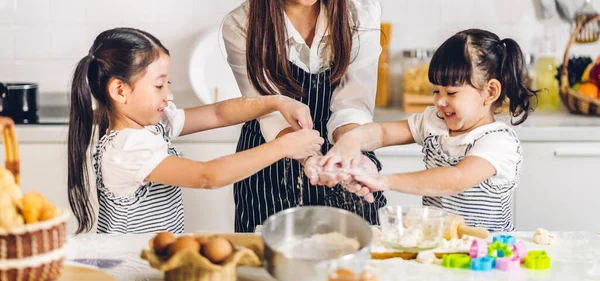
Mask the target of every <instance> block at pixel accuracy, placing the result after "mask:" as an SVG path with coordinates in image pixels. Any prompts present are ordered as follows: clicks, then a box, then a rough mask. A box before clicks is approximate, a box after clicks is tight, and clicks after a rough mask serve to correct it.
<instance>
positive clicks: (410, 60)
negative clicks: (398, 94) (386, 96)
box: [402, 49, 435, 95]
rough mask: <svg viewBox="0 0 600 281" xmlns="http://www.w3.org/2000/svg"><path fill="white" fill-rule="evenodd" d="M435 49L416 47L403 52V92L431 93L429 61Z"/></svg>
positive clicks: (415, 93)
mask: <svg viewBox="0 0 600 281" xmlns="http://www.w3.org/2000/svg"><path fill="white" fill-rule="evenodd" d="M434 52H435V50H432V49H414V50H405V51H403V52H402V89H403V90H402V92H403V94H413V95H431V92H432V86H431V83H430V82H429V77H428V72H429V63H430V62H431V57H432V56H433V53H434Z"/></svg>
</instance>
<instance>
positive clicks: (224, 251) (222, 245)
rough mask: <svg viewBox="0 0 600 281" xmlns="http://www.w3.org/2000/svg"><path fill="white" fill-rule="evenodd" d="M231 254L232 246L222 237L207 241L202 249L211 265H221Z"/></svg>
mask: <svg viewBox="0 0 600 281" xmlns="http://www.w3.org/2000/svg"><path fill="white" fill-rule="evenodd" d="M232 252H233V246H232V245H231V242H229V240H227V239H225V238H223V237H214V238H211V239H210V240H208V242H207V243H206V244H204V246H203V247H202V255H204V256H205V257H206V258H207V259H208V260H210V261H211V262H212V263H221V262H223V261H224V260H226V259H227V258H228V257H229V256H230V255H231V253H232Z"/></svg>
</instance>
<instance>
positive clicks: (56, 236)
mask: <svg viewBox="0 0 600 281" xmlns="http://www.w3.org/2000/svg"><path fill="white" fill-rule="evenodd" d="M2 134H3V141H4V147H5V151H6V155H5V159H6V165H5V167H0V280H3V281H4V280H8V281H13V280H41V281H51V280H55V279H57V278H58V276H59V275H60V272H61V268H62V264H63V258H64V255H65V247H64V246H65V244H66V223H67V219H68V213H67V212H66V211H64V210H61V209H60V208H57V207H56V206H54V205H52V204H51V203H50V202H49V201H48V200H47V199H46V198H45V197H44V196H43V195H41V194H40V193H38V192H33V191H32V192H26V193H24V194H23V193H22V191H21V189H20V187H19V152H18V144H17V139H16V137H15V131H14V127H13V126H6V127H3V129H2Z"/></svg>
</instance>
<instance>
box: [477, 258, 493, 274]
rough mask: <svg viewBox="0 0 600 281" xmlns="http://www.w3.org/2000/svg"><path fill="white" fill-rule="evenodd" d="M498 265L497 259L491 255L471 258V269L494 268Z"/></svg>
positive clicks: (483, 269) (486, 269) (485, 269)
mask: <svg viewBox="0 0 600 281" xmlns="http://www.w3.org/2000/svg"><path fill="white" fill-rule="evenodd" d="M495 265H496V259H494V258H490V257H481V258H476V259H472V260H471V269H472V270H477V271H488V270H492V269H493V268H494V267H495Z"/></svg>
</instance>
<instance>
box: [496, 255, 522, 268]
mask: <svg viewBox="0 0 600 281" xmlns="http://www.w3.org/2000/svg"><path fill="white" fill-rule="evenodd" d="M520 267H521V260H520V259H519V257H517V256H512V257H510V258H498V259H496V268H497V269H500V270H503V271H513V270H517V269H519V268H520Z"/></svg>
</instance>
